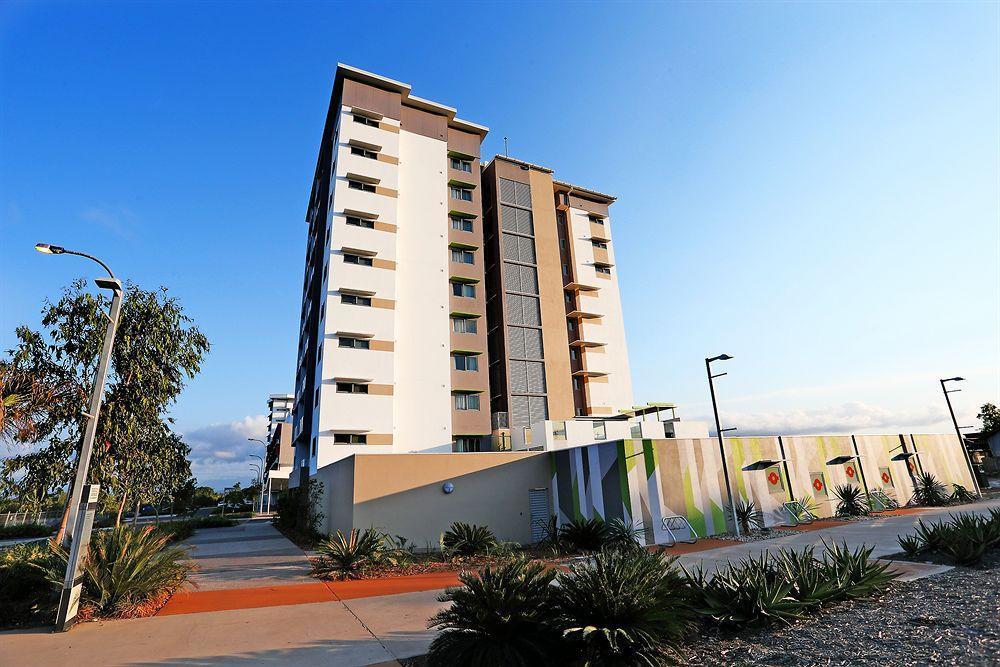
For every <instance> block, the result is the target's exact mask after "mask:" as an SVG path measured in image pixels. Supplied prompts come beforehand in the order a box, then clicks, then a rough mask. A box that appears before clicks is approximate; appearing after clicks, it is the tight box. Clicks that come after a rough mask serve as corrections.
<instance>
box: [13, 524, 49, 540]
mask: <svg viewBox="0 0 1000 667" xmlns="http://www.w3.org/2000/svg"><path fill="white" fill-rule="evenodd" d="M54 530H55V529H54V528H53V527H52V526H46V525H43V524H40V523H22V524H20V525H18V526H0V540H14V539H17V538H20V537H48V536H49V535H51V534H52V533H53V531H54Z"/></svg>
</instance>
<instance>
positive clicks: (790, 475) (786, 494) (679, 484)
mask: <svg viewBox="0 0 1000 667" xmlns="http://www.w3.org/2000/svg"><path fill="white" fill-rule="evenodd" d="M725 443H726V461H727V467H728V469H729V473H730V476H731V483H732V487H733V495H734V497H735V498H737V499H739V500H742V501H744V502H750V501H752V502H753V503H754V504H755V505H756V506H757V507H758V508H759V509H760V511H761V512H762V513H763V516H764V522H765V525H767V526H776V525H781V524H783V523H786V522H787V521H788V514H787V511H786V510H785V509H784V507H783V506H784V503H785V502H788V501H789V500H797V501H800V502H803V503H804V504H805V505H806V506H807V507H810V508H811V509H812V511H813V512H814V513H815V514H816V515H817V516H820V517H829V516H832V515H833V514H834V512H835V511H836V503H837V499H836V497H835V495H834V490H835V489H836V488H837V487H838V486H841V485H845V484H848V485H854V486H859V487H861V488H863V489H868V490H869V491H874V490H882V491H884V492H885V493H886V494H887V495H889V496H890V497H892V498H894V499H895V500H896V501H897V502H899V503H900V504H905V503H906V502H907V501H908V500H909V499H910V497H911V496H912V494H913V477H914V476H915V475H917V474H919V473H920V472H921V471H926V472H930V473H933V474H934V475H935V476H936V477H937V478H938V479H939V480H941V481H942V482H944V483H945V484H946V485H949V488H950V485H952V484H961V485H962V486H964V487H966V488H967V489H971V488H973V487H972V479H971V476H970V474H969V469H968V466H967V465H966V463H965V458H964V454H963V452H962V450H961V446H960V445H959V443H958V438H957V437H955V436H947V435H905V436H903V435H860V436H853V437H852V436H849V435H848V436H784V437H758V438H726V441H725ZM549 456H550V457H551V463H552V482H551V487H550V488H551V489H552V495H553V499H552V500H553V502H552V506H553V507H554V508H555V512H556V514H557V517H558V522H559V524H560V525H562V524H565V523H568V522H570V521H572V520H574V519H578V518H602V519H604V520H606V521H610V520H612V519H616V518H617V519H623V520H625V521H628V522H632V523H633V524H641V526H642V528H643V532H644V534H645V536H646V542H647V543H663V542H668V541H670V537H669V535H668V531H667V530H666V529H665V525H674V521H675V520H674V519H671V518H670V517H678V516H679V517H684V518H685V519H687V521H688V522H689V523H690V525H691V527H693V528H694V530H695V531H696V533H697V534H698V535H700V536H706V535H714V534H717V533H722V532H725V531H726V530H727V527H726V520H727V517H726V510H725V508H726V506H727V505H728V504H729V503H728V496H727V493H726V481H725V473H724V471H723V466H722V465H721V461H722V457H721V454H720V451H719V443H718V441H717V440H714V439H709V438H699V439H664V440H618V441H614V442H605V443H599V444H594V445H587V446H583V447H575V448H571V449H566V450H560V451H555V452H551V453H550V454H549Z"/></svg>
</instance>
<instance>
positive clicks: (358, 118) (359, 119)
mask: <svg viewBox="0 0 1000 667" xmlns="http://www.w3.org/2000/svg"><path fill="white" fill-rule="evenodd" d="M353 116H354V122H355V123H361V124H362V125H369V126H371V127H378V121H377V120H375V119H374V118H369V117H368V116H362V115H361V114H358V113H356V114H354V115H353Z"/></svg>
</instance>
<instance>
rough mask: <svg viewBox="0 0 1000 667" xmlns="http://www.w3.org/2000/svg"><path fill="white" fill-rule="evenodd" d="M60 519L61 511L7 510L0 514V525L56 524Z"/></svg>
mask: <svg viewBox="0 0 1000 667" xmlns="http://www.w3.org/2000/svg"><path fill="white" fill-rule="evenodd" d="M61 520H62V512H42V511H41V510H39V511H35V512H7V513H6V514H0V526H3V527H4V528H6V527H7V526H22V525H24V524H26V523H38V524H42V525H49V526H54V525H58V524H59V522H60V521H61Z"/></svg>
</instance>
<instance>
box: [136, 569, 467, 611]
mask: <svg viewBox="0 0 1000 667" xmlns="http://www.w3.org/2000/svg"><path fill="white" fill-rule="evenodd" d="M457 584H458V572H434V573H431V574H415V575H410V576H406V577H390V578H387V579H359V580H355V581H317V582H314V583H308V584H292V585H285V586H263V587H260V588H229V589H222V590H215V591H178V592H177V593H176V594H174V596H173V597H172V598H170V600H169V601H168V602H167V604H165V605H163V607H162V608H161V609H160V611H159V612H157V614H156V615H157V616H174V615H177V614H200V613H204V612H209V611H229V610H233V609H259V608H262V607H284V606H287V605H295V604H310V603H313V602H335V601H339V600H356V599H359V598H370V597H378V596H380V595H395V594H397V593H415V592H418V591H433V590H438V589H441V588H447V587H448V586H455V585H457Z"/></svg>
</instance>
